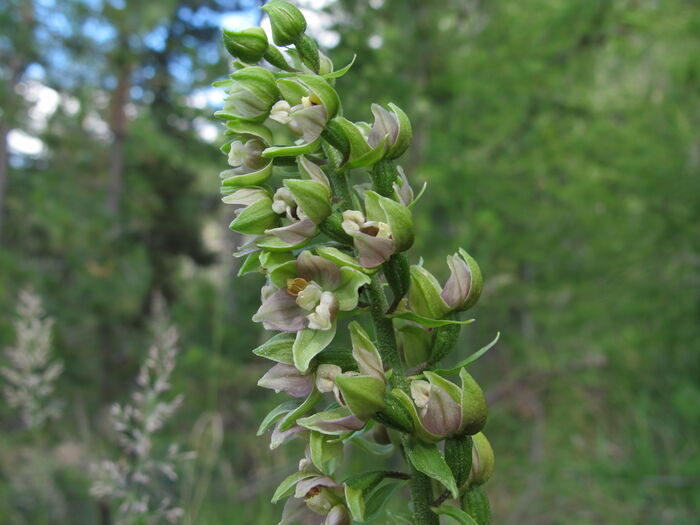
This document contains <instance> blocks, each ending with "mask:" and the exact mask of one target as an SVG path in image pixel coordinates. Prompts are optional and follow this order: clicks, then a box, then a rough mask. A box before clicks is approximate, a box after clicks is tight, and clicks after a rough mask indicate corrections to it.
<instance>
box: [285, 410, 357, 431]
mask: <svg viewBox="0 0 700 525" xmlns="http://www.w3.org/2000/svg"><path fill="white" fill-rule="evenodd" d="M347 417H353V416H352V414H351V412H350V410H348V409H347V408H345V407H338V408H334V409H331V410H325V411H323V412H317V413H315V414H312V415H310V416H308V417H305V418H302V419H299V420H298V421H297V423H298V424H299V425H300V426H302V427H304V428H306V429H308V430H315V431H317V432H321V433H322V434H326V435H329V436H342V435H343V434H348V433H349V432H352V431H351V430H348V429H344V428H335V429H329V428H327V427H324V425H323V422H324V421H334V420H338V419H343V418H347Z"/></svg>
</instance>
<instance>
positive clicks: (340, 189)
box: [328, 169, 352, 211]
mask: <svg viewBox="0 0 700 525" xmlns="http://www.w3.org/2000/svg"><path fill="white" fill-rule="evenodd" d="M328 178H329V179H330V181H331V186H333V191H334V193H335V194H336V195H337V196H338V197H339V198H340V203H339V204H338V208H340V211H345V210H349V209H350V208H352V193H351V191H350V185H349V184H348V177H347V174H346V173H345V172H344V171H339V170H335V169H329V170H328Z"/></svg>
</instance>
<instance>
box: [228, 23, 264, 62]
mask: <svg viewBox="0 0 700 525" xmlns="http://www.w3.org/2000/svg"><path fill="white" fill-rule="evenodd" d="M223 38H224V46H226V50H227V51H228V52H229V54H230V55H231V56H233V57H234V58H238V59H240V60H242V61H243V62H249V63H254V62H257V61H258V60H260V59H261V58H262V57H263V55H264V54H265V51H266V50H267V46H268V43H267V35H265V31H264V30H263V29H262V28H261V27H250V28H248V29H244V30H243V31H228V30H226V29H224V32H223Z"/></svg>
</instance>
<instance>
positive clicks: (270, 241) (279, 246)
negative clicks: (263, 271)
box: [255, 235, 311, 252]
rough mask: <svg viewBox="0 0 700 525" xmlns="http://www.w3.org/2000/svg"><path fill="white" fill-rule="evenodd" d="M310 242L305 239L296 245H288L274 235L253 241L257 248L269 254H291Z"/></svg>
mask: <svg viewBox="0 0 700 525" xmlns="http://www.w3.org/2000/svg"><path fill="white" fill-rule="evenodd" d="M310 242H311V239H306V240H304V241H302V242H298V243H296V244H289V243H287V242H284V241H283V240H282V239H278V238H277V237H275V236H274V235H266V236H264V237H260V238H259V239H257V240H256V241H255V245H256V246H257V247H258V248H261V249H263V250H267V251H269V252H291V251H294V250H298V249H299V248H303V247H304V246H306V245H307V244H309V243H310Z"/></svg>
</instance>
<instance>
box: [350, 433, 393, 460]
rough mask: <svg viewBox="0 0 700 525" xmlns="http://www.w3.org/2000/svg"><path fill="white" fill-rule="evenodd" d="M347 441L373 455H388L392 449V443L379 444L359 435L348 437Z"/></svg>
mask: <svg viewBox="0 0 700 525" xmlns="http://www.w3.org/2000/svg"><path fill="white" fill-rule="evenodd" d="M348 441H349V442H350V443H352V444H353V445H355V446H356V447H358V448H360V449H362V450H364V451H365V452H369V453H370V454H374V455H375V456H388V455H389V454H391V453H392V452H393V450H394V445H392V444H391V443H388V444H386V445H381V444H380V443H376V442H374V441H369V440H368V439H364V438H361V437H359V436H358V437H353V438H350V439H349V440H348Z"/></svg>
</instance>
